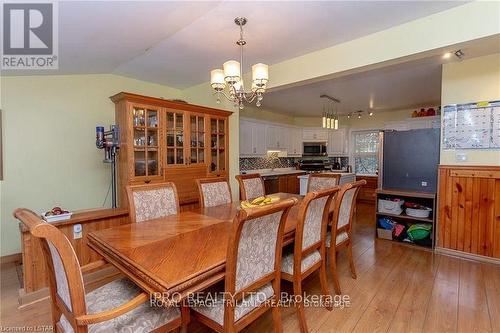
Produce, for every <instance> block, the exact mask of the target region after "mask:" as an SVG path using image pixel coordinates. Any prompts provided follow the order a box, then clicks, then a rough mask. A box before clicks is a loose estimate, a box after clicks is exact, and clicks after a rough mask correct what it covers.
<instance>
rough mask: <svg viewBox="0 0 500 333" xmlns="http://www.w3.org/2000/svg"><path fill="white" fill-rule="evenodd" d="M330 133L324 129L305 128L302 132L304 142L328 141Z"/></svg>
mask: <svg viewBox="0 0 500 333" xmlns="http://www.w3.org/2000/svg"><path fill="white" fill-rule="evenodd" d="M328 131H329V130H325V129H323V128H304V129H303V130H302V140H303V141H328Z"/></svg>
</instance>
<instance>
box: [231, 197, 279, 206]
mask: <svg viewBox="0 0 500 333" xmlns="http://www.w3.org/2000/svg"><path fill="white" fill-rule="evenodd" d="M279 200H280V198H279V197H276V196H262V197H258V198H255V199H253V200H252V201H248V200H244V201H242V202H241V208H255V207H262V206H265V205H269V204H271V203H274V202H277V201H279Z"/></svg>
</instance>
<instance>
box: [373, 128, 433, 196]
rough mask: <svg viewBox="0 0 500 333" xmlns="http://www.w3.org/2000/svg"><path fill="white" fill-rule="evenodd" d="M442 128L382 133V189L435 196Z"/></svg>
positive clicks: (380, 160) (380, 161)
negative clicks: (426, 193)
mask: <svg viewBox="0 0 500 333" xmlns="http://www.w3.org/2000/svg"><path fill="white" fill-rule="evenodd" d="M440 134H441V133H440V129H439V128H426V129H415V130H409V131H383V132H381V133H380V145H381V146H380V147H381V149H380V150H379V151H380V155H381V156H380V157H379V163H380V166H379V171H380V174H381V177H379V187H381V188H383V189H397V190H408V191H419V192H430V193H436V190H437V179H438V165H439V143H440Z"/></svg>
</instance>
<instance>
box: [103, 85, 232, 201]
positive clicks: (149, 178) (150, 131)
mask: <svg viewBox="0 0 500 333" xmlns="http://www.w3.org/2000/svg"><path fill="white" fill-rule="evenodd" d="M111 100H112V101H113V102H114V103H115V117H116V124H117V125H118V127H119V129H120V150H119V153H118V192H119V199H120V200H119V201H120V206H122V207H125V206H126V205H127V202H126V195H125V192H124V191H125V186H126V185H129V184H144V183H157V182H163V181H173V182H174V183H175V184H176V185H177V188H178V191H179V200H180V203H181V206H182V205H193V204H196V203H197V200H198V196H197V193H198V192H197V187H196V183H195V182H196V178H205V177H218V176H227V175H228V171H229V170H228V169H229V168H228V147H229V140H228V138H229V124H228V123H229V122H228V117H229V116H230V115H231V112H229V111H224V110H218V109H213V108H207V107H203V106H198V105H192V104H187V103H182V102H172V101H167V100H164V99H160V98H153V97H147V96H141V95H136V94H131V93H125V92H122V93H119V94H117V95H114V96H112V97H111ZM186 175H189V177H186Z"/></svg>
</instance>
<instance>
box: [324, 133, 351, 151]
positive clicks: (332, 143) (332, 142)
mask: <svg viewBox="0 0 500 333" xmlns="http://www.w3.org/2000/svg"><path fill="white" fill-rule="evenodd" d="M346 132H347V131H346V129H344V128H339V129H338V130H330V131H329V133H328V155H344V154H347V144H346V138H347V135H346Z"/></svg>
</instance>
